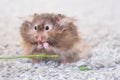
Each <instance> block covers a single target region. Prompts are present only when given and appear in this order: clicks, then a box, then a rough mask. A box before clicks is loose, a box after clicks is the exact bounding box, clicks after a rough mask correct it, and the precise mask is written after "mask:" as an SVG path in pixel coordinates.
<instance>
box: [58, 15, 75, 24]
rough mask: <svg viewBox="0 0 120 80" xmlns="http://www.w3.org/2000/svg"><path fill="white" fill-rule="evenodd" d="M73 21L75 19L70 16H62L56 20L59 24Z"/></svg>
mask: <svg viewBox="0 0 120 80" xmlns="http://www.w3.org/2000/svg"><path fill="white" fill-rule="evenodd" d="M75 21H76V19H75V18H72V17H64V18H62V19H61V20H60V21H59V22H58V24H59V25H60V26H64V25H67V24H69V23H74V22H75Z"/></svg>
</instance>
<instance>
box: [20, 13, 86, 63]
mask: <svg viewBox="0 0 120 80" xmlns="http://www.w3.org/2000/svg"><path fill="white" fill-rule="evenodd" d="M31 18H32V20H26V21H24V22H23V23H22V25H21V27H20V34H21V38H22V47H23V49H24V55H29V54H35V53H45V54H58V55H59V58H58V60H59V61H60V62H61V63H67V62H73V61H77V60H79V59H80V58H82V57H84V56H85V55H86V54H87V53H88V49H87V45H86V44H85V43H84V42H83V40H82V39H81V37H80V36H79V32H78V30H77V29H78V26H77V25H75V24H74V19H72V18H70V17H67V16H65V15H62V14H53V13H42V14H34V15H33V16H32V17H31ZM33 61H35V62H38V61H39V59H38V58H33Z"/></svg>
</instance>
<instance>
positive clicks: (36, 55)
mask: <svg viewBox="0 0 120 80" xmlns="http://www.w3.org/2000/svg"><path fill="white" fill-rule="evenodd" d="M44 57H47V58H57V57H58V55H46V54H34V55H25V56H0V59H18V58H44Z"/></svg>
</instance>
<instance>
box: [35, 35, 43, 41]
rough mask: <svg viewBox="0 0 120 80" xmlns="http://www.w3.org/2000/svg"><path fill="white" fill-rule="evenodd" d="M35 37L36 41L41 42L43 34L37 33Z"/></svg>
mask: <svg viewBox="0 0 120 80" xmlns="http://www.w3.org/2000/svg"><path fill="white" fill-rule="evenodd" d="M36 38H37V41H38V42H42V41H43V39H44V35H38V36H37V37H36Z"/></svg>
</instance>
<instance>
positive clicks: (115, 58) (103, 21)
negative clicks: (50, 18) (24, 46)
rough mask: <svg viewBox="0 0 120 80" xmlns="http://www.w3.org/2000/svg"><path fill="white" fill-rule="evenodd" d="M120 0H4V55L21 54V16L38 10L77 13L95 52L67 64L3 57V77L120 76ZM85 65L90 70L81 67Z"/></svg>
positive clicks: (74, 79)
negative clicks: (34, 62)
mask: <svg viewBox="0 0 120 80" xmlns="http://www.w3.org/2000/svg"><path fill="white" fill-rule="evenodd" d="M119 3H120V1H119V0H74V1H72V0H71V1H70V0H69V1H67V0H51V2H50V1H48V0H24V1H21V0H12V1H11V0H1V2H0V12H1V13H0V55H20V53H22V52H21V48H20V45H19V42H20V37H19V26H20V23H21V20H20V19H18V17H23V16H26V15H30V14H32V13H34V12H37V13H41V12H54V13H63V14H66V15H68V16H73V17H76V18H77V19H78V20H79V21H78V23H79V24H78V26H79V27H80V31H81V33H82V34H83V38H84V39H85V40H86V41H87V42H88V43H89V44H90V45H91V47H92V51H91V53H92V56H91V57H90V58H89V59H82V60H80V61H78V62H75V63H71V64H67V65H65V66H56V65H57V63H56V62H54V61H49V62H47V63H44V62H42V63H40V64H32V63H30V62H28V60H27V59H18V60H0V80H120V24H119V22H120V10H119V7H120V5H119ZM81 65H85V66H87V67H89V68H90V70H89V71H79V66H81Z"/></svg>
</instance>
